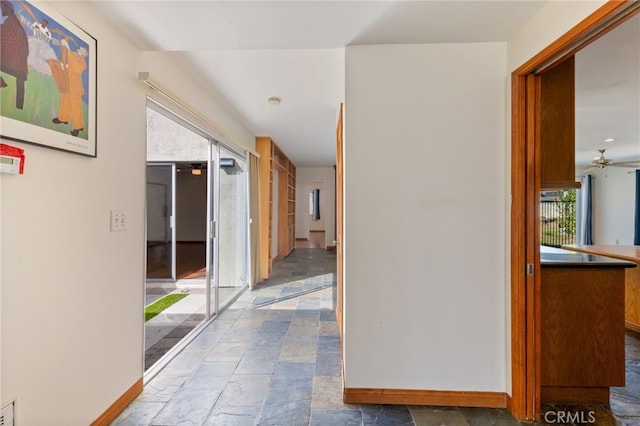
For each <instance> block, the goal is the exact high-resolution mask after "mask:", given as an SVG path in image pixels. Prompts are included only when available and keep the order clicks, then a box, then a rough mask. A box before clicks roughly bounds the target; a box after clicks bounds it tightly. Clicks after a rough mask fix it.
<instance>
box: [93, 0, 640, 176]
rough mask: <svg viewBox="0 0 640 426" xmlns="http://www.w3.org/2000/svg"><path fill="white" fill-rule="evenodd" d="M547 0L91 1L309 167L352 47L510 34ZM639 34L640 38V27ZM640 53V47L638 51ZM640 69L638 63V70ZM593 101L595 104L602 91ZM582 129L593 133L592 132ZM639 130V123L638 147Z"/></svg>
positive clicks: (328, 133) (319, 149)
mask: <svg viewBox="0 0 640 426" xmlns="http://www.w3.org/2000/svg"><path fill="white" fill-rule="evenodd" d="M544 3H546V0H544V1H543V0H535V1H518V0H513V1H482V0H475V1H455V0H454V1H451V0H449V1H431V0H428V1H358V0H339V1H295V0H294V1H270V0H262V1H243V0H235V1H207V0H200V1H158V0H156V1H96V2H92V3H91V7H94V8H96V9H97V10H98V12H99V13H100V14H101V16H102V17H103V18H104V19H105V20H106V21H108V22H110V23H111V24H112V26H113V27H114V28H116V29H117V30H119V31H120V32H121V33H123V34H124V35H125V36H126V37H128V38H129V39H130V40H131V41H132V42H133V43H134V44H135V45H136V46H137V47H138V48H140V49H142V50H159V51H167V52H172V53H171V54H172V55H175V56H176V60H179V61H181V62H184V63H186V64H187V65H188V66H189V67H190V68H191V70H192V72H193V75H198V76H200V78H201V80H202V82H203V84H204V85H205V86H206V87H209V88H210V89H211V92H212V93H215V94H216V95H217V96H222V97H223V98H224V99H225V101H226V103H227V104H228V105H230V107H231V108H232V109H234V110H235V111H234V112H235V113H237V114H238V115H239V116H241V117H244V121H245V125H246V126H247V127H248V129H249V130H251V131H252V132H253V133H255V134H256V135H264V136H271V137H273V138H274V140H275V141H276V143H278V145H280V147H281V148H282V149H283V150H284V152H285V153H286V154H287V155H288V156H289V157H290V158H291V159H292V160H293V162H294V163H295V164H296V166H298V167H301V166H330V165H333V164H334V163H335V126H336V120H337V107H338V105H339V104H340V102H343V101H344V91H345V88H344V78H345V76H344V66H345V64H344V47H345V46H347V45H357V44H392V43H446V42H483V41H504V40H507V39H508V38H509V37H510V35H511V34H512V33H513V32H514V31H515V30H516V29H517V28H519V27H520V26H521V25H522V24H523V23H524V22H526V21H527V20H528V19H530V17H531V16H532V15H533V14H535V13H536V12H537V11H538V10H539V9H540V8H541V7H542V6H543V5H544ZM610 34H613V32H612V33H610ZM625 37H627V36H624V37H623V38H625ZM635 39H636V41H638V40H640V36H639V35H638V34H637V33H635ZM627 44H631V43H627ZM636 46H637V44H636ZM629 47H632V46H629ZM602 49H603V50H605V51H607V52H608V50H610V49H608V48H607V47H603V48H602ZM594 55H595V56H596V58H593V59H592V58H589V57H588V55H587V54H585V55H584V58H583V59H581V60H582V62H583V63H585V64H588V63H591V62H592V61H595V63H596V64H601V63H602V60H601V58H598V54H594ZM638 55H640V51H639V49H637V48H636V50H635V56H634V58H637V57H638ZM624 56H625V57H627V56H628V53H625V54H624ZM578 63H580V62H578ZM628 65H629V64H627V65H626V66H627V68H625V69H626V73H625V74H626V75H628V76H631V74H633V72H634V69H632V68H633V67H628ZM585 66H587V67H588V68H589V69H591V68H592V67H593V65H585ZM639 69H640V68H639V67H638V61H636V62H635V73H636V74H635V75H636V76H637V75H638V70H639ZM605 72H606V71H605ZM609 72H611V71H609ZM636 80H637V79H636ZM601 81H602V78H601V77H600V76H599V75H597V74H596V73H595V72H594V73H592V74H589V73H585V75H584V76H583V77H581V80H580V81H579V84H581V85H582V86H584V87H586V88H587V89H589V90H590V91H591V92H592V93H593V91H594V90H595V88H596V87H597V86H598V85H599V83H600V82H601ZM636 84H638V81H636ZM620 86H621V84H618V87H619V88H620ZM607 87H608V88H610V87H609V86H607ZM610 89H611V88H610ZM611 90H613V89H611ZM620 90H622V89H620ZM634 90H635V92H634V93H635V94H636V103H635V105H636V108H637V105H638V104H639V103H640V95H638V93H639V92H638V87H637V86H635V89H634ZM271 96H278V97H281V98H282V103H281V105H280V106H279V107H272V106H269V105H267V99H268V98H269V97H271ZM611 96H613V95H611ZM587 98H588V99H591V102H594V101H593V97H592V96H587V97H585V99H587ZM623 98H624V99H625V100H624V102H626V104H625V105H627V104H630V103H632V99H631V97H630V96H626V97H625V96H623ZM578 99H580V97H578ZM611 99H613V97H611ZM616 99H617V97H616ZM612 102H613V101H612ZM620 102H622V100H621V101H620ZM616 105H617V104H616ZM581 108H582V107H581ZM612 108H614V107H613V106H612ZM582 111H583V112H584V114H582V115H581V116H584V117H585V120H584V122H585V124H584V130H582V129H581V128H579V129H578V134H579V135H578V136H579V137H578V138H577V139H578V143H579V145H580V146H582V145H584V146H586V147H587V148H588V151H589V154H588V155H587V157H588V159H589V160H590V159H591V158H592V157H593V156H594V154H592V153H591V151H593V149H592V148H593V147H594V146H595V145H597V143H599V142H598V139H597V137H599V136H597V135H599V133H597V132H596V130H595V129H594V127H595V123H596V122H597V121H600V120H599V117H600V114H598V113H596V112H594V110H593V109H592V108H591V109H590V108H589V107H587V103H586V101H585V106H584V108H582ZM611 111H613V109H612V110H611ZM589 113H591V115H589ZM608 115H609V116H610V119H608V120H607V123H608V128H614V129H617V130H620V129H621V128H622V127H625V128H626V127H627V125H628V124H629V123H635V124H636V128H637V124H638V121H639V118H638V117H639V116H638V114H636V115H635V121H633V120H628V119H625V120H624V123H623V125H621V124H620V123H618V122H617V121H614V119H615V118H616V117H617V116H618V115H616V114H608ZM625 117H626V116H625ZM598 129H599V130H598V131H599V132H603V134H604V133H607V132H608V130H602V129H601V128H600V127H598ZM582 133H586V134H588V135H590V137H589V138H582V137H581V134H582ZM616 134H617V135H622V132H621V131H619V132H617V133H616ZM638 134H639V132H638V130H637V129H636V131H635V139H634V140H635V143H636V145H637V144H638V141H639V140H640V139H639V137H638ZM606 137H609V136H606ZM611 137H616V135H612V136H611ZM633 137H634V136H633V133H632V132H631V131H630V132H628V133H626V132H625V136H624V138H622V136H620V138H619V139H617V141H616V142H614V143H615V144H618V145H620V146H621V145H622V143H623V141H625V140H627V139H633ZM587 148H585V149H587ZM580 149H582V148H580ZM614 153H615V152H614V151H613V149H612V151H611V154H612V155H613V154H614ZM607 154H609V151H607ZM627 154H628V153H627ZM638 154H639V155H640V153H638ZM625 155H626V154H625ZM577 157H580V155H579V154H577ZM608 157H609V155H608ZM580 158H581V157H580Z"/></svg>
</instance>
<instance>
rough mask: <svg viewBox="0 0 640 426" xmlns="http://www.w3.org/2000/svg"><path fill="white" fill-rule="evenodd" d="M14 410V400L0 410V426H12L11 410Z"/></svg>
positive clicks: (13, 423)
mask: <svg viewBox="0 0 640 426" xmlns="http://www.w3.org/2000/svg"><path fill="white" fill-rule="evenodd" d="M14 408H15V400H13V401H11V402H10V403H8V404H7V405H5V406H4V407H2V408H1V409H0V426H14V425H15V422H14V419H13V410H14Z"/></svg>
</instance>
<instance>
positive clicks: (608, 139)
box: [604, 138, 615, 142]
mask: <svg viewBox="0 0 640 426" xmlns="http://www.w3.org/2000/svg"><path fill="white" fill-rule="evenodd" d="M614 140H615V139H613V138H607V139H605V140H604V141H605V142H613V141H614Z"/></svg>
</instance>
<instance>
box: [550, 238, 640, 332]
mask: <svg viewBox="0 0 640 426" xmlns="http://www.w3.org/2000/svg"><path fill="white" fill-rule="evenodd" d="M563 248H565V249H567V250H574V251H579V252H583V253H589V254H597V255H601V256H608V257H613V258H616V259H621V260H628V261H629V262H634V263H635V264H636V265H637V267H635V268H627V269H625V272H624V291H625V296H624V320H625V325H626V327H627V328H628V329H630V330H634V331H636V332H638V333H640V246H631V245H622V246H618V245H615V246H614V245H566V246H563Z"/></svg>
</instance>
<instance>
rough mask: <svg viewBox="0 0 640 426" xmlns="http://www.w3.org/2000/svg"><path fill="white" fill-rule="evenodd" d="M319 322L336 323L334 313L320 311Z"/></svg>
mask: <svg viewBox="0 0 640 426" xmlns="http://www.w3.org/2000/svg"><path fill="white" fill-rule="evenodd" d="M320 321H336V311H334V310H333V309H332V310H329V309H322V310H321V311H320Z"/></svg>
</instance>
